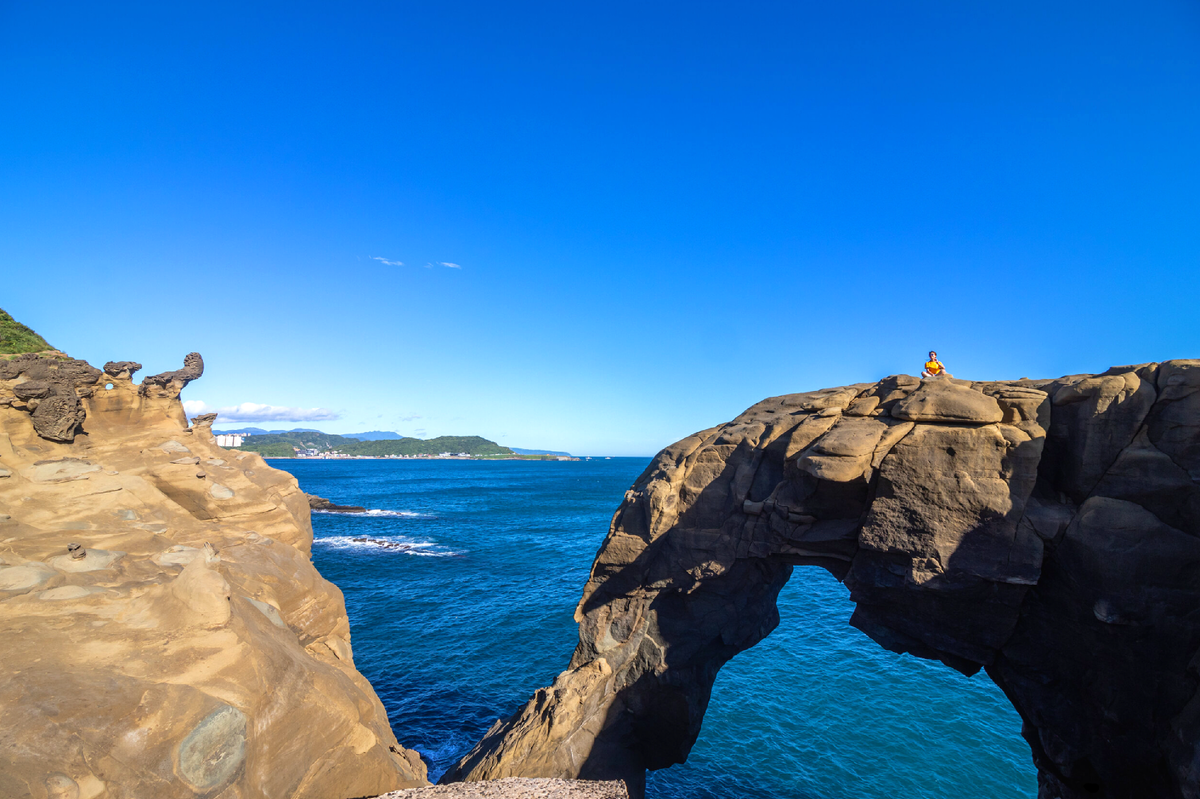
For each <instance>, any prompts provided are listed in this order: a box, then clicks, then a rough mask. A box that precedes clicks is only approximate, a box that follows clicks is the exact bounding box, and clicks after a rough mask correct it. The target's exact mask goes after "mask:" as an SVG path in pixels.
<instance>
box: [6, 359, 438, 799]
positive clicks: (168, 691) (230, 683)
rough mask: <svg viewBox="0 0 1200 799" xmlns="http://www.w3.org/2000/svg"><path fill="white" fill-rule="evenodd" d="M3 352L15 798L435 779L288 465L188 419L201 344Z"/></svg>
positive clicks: (396, 784) (251, 791) (353, 786)
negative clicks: (90, 360)
mask: <svg viewBox="0 0 1200 799" xmlns="http://www.w3.org/2000/svg"><path fill="white" fill-rule="evenodd" d="M140 368H141V367H140V365H139V364H136V363H133V362H129V361H122V362H110V363H108V364H105V367H104V370H103V371H101V370H98V369H94V368H92V367H91V366H89V365H87V364H86V363H84V362H83V361H73V360H70V359H61V358H39V357H33V356H20V357H17V358H15V359H13V360H11V361H0V637H2V639H3V640H4V642H5V645H4V646H3V647H2V648H0V796H4V797H14V798H16V797H36V798H37V799H42V797H99V796H104V797H113V798H114V799H115V798H116V797H130V798H134V797H146V796H154V797H188V798H189V799H190V798H192V797H217V796H220V797H239V798H240V799H250V798H251V797H272V798H273V797H314V798H315V797H321V799H325V797H350V796H367V795H374V794H378V793H382V792H384V791H388V790H393V789H397V788H403V787H410V786H419V785H424V784H427V782H426V780H425V767H424V765H423V764H422V762H421V760H420V758H419V757H418V756H417V755H416V753H415V752H411V751H408V750H405V749H402V748H401V747H400V746H399V745H398V743H397V742H396V739H395V737H394V736H393V734H392V731H391V729H390V727H389V725H388V720H387V716H386V713H385V712H384V708H383V706H382V704H381V703H380V701H379V699H378V698H377V697H376V695H375V693H374V691H373V690H372V688H371V686H370V685H369V684H368V683H367V681H366V680H365V679H364V678H363V676H362V675H361V674H359V673H358V671H357V670H356V669H355V666H354V660H353V654H352V650H351V646H350V629H349V622H348V619H347V616H346V611H345V606H344V603H343V600H342V595H341V592H340V591H338V589H337V588H336V587H335V586H333V585H332V584H331V583H329V582H327V581H326V580H324V579H322V578H321V576H320V574H318V573H317V571H316V569H315V568H314V567H313V564H312V561H311V559H310V547H311V543H312V528H311V525H310V520H309V506H308V500H307V498H306V496H305V494H304V493H303V492H302V491H301V490H300V488H299V486H298V485H297V483H296V480H295V479H294V478H293V477H291V476H290V475H288V474H286V473H284V472H280V471H276V470H275V469H272V468H271V467H269V466H268V465H267V464H266V462H265V461H263V459H262V458H261V457H259V456H258V455H256V454H253V453H249V452H229V451H226V450H223V449H221V448H219V447H218V446H217V445H216V442H215V440H214V439H213V436H212V432H211V427H212V421H213V417H212V416H211V415H210V416H206V417H199V418H197V419H196V420H195V424H194V425H192V426H189V425H188V420H187V418H186V416H185V415H184V411H183V407H182V405H181V403H180V401H179V390H180V389H181V388H182V387H183V386H184V385H186V384H187V382H188V381H190V380H193V379H195V378H197V377H199V376H200V373H201V371H202V368H203V362H202V361H201V360H200V357H199V355H195V354H193V355H190V356H188V359H187V360H186V361H185V367H184V368H183V369H182V370H178V371H176V372H168V373H166V374H163V375H158V376H155V377H153V378H147V380H146V381H144V382H143V383H142V384H141V385H137V384H134V383H133V381H132V375H133V373H134V372H136V371H137V370H138V369H140Z"/></svg>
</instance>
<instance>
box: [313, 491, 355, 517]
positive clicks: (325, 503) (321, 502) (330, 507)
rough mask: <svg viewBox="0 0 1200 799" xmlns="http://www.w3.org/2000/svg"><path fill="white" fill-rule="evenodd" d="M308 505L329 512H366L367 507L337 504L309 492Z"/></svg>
mask: <svg viewBox="0 0 1200 799" xmlns="http://www.w3.org/2000/svg"><path fill="white" fill-rule="evenodd" d="M306 496H308V507H309V508H310V509H311V510H323V511H327V512H329V513H366V512H367V509H366V508H364V507H362V506H361V505H336V504H334V503H333V502H330V501H329V500H327V499H325V497H318V496H317V495H316V494H308V495H306Z"/></svg>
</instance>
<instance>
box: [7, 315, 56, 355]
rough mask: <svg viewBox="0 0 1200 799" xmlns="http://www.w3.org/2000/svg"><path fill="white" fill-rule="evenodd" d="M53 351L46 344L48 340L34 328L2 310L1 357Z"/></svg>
mask: <svg viewBox="0 0 1200 799" xmlns="http://www.w3.org/2000/svg"><path fill="white" fill-rule="evenodd" d="M53 349H54V348H53V347H51V346H50V345H49V344H47V343H46V339H44V338H42V337H41V336H39V335H38V334H37V333H35V332H34V331H33V329H32V328H29V327H26V326H25V325H23V324H21V323H20V322H18V321H17V320H16V319H13V318H12V317H11V316H9V315H8V314H7V313H5V311H4V309H3V308H0V355H20V354H22V353H25V352H46V351H47V350H53Z"/></svg>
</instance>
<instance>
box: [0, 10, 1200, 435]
mask: <svg viewBox="0 0 1200 799" xmlns="http://www.w3.org/2000/svg"><path fill="white" fill-rule="evenodd" d="M253 5H254V8H247V7H246V6H247V4H242V3H239V4H232V3H222V2H215V3H208V4H204V5H202V6H197V5H194V4H193V5H189V6H182V5H179V4H168V3H161V2H159V3H127V4H118V5H117V6H114V5H112V4H95V3H54V4H50V3H16V2H8V1H7V0H0V119H2V120H3V124H0V275H2V277H0V307H3V308H4V309H5V310H7V311H9V312H10V313H12V314H13V315H14V316H16V317H17V318H18V319H20V320H22V321H24V322H26V323H27V324H29V325H31V326H33V327H35V328H36V329H37V330H38V331H39V332H42V333H43V334H44V335H45V336H46V337H47V338H48V339H49V340H50V341H51V342H52V343H53V344H55V345H56V346H58V347H60V348H62V349H64V350H66V351H67V352H69V353H71V354H72V355H74V356H76V357H81V358H86V359H88V360H90V361H92V362H93V363H103V362H104V361H107V360H110V359H116V360H122V359H134V360H138V361H141V362H142V363H143V364H145V365H146V370H147V372H148V373H153V372H157V371H162V370H165V369H171V368H177V367H178V365H179V364H180V363H181V362H182V358H183V355H184V354H185V353H187V352H189V351H192V350H197V351H199V352H201V353H202V354H203V355H204V357H205V361H206V364H207V371H206V374H205V376H204V378H202V379H201V380H200V381H198V382H197V383H195V384H193V385H192V386H190V387H189V388H188V389H187V390H186V392H185V394H184V398H185V399H187V400H189V401H190V402H192V403H199V402H203V403H206V404H207V405H208V406H210V407H214V408H232V407H235V406H239V405H242V404H243V403H253V404H256V405H261V406H270V407H271V408H275V409H276V410H275V411H274V414H275V415H276V416H278V415H284V416H287V415H292V416H295V417H297V421H271V422H267V423H265V425H259V426H267V427H293V426H305V427H315V428H320V429H324V430H328V431H331V432H353V431H357V430H367V429H387V430H396V431H399V432H401V433H403V434H406V435H418V436H422V437H428V436H435V435H441V434H460V435H466V434H479V435H483V436H486V437H488V438H491V439H494V440H497V441H499V442H501V443H504V444H510V445H514V446H526V447H549V448H554V449H565V450H570V451H573V452H577V453H583V454H611V455H648V454H652V453H653V452H655V451H657V450H658V449H659V448H661V447H662V446H665V445H666V444H669V443H670V442H672V441H674V440H676V439H678V438H680V437H682V436H685V435H687V434H689V433H691V432H694V431H695V430H699V429H703V428H706V427H710V426H712V425H714V424H717V423H720V422H722V421H725V420H727V419H729V418H731V417H732V416H734V415H736V414H737V413H739V412H740V411H741V410H743V409H744V408H745V407H747V406H749V405H751V404H753V403H754V402H756V401H758V400H759V399H762V398H763V397H766V396H771V395H776V394H782V393H788V392H792V391H800V390H806V389H813V388H819V387H823V386H829V385H840V384H845V383H853V382H864V381H871V380H875V379H878V378H880V377H883V376H885V375H888V374H893V373H898V372H907V373H910V374H911V373H915V372H918V371H919V370H920V364H921V361H922V360H923V355H924V353H925V351H927V350H928V349H930V348H936V349H937V350H938V351H939V352H940V353H941V355H942V357H943V360H944V361H945V362H946V364H947V365H948V367H949V368H950V371H951V372H953V373H955V374H956V375H958V376H961V377H970V378H1016V377H1021V376H1031V377H1045V376H1057V375H1061V374H1065V373H1073V372H1083V371H1099V370H1103V369H1105V368H1107V367H1108V366H1110V365H1113V364H1117V363H1130V362H1142V361H1150V360H1162V359H1167V358H1180V357H1200V326H1198V324H1197V318H1196V317H1197V311H1196V308H1197V297H1198V296H1200V291H1198V290H1200V147H1198V146H1197V142H1200V5H1197V4H1196V3H1194V2H1191V0H1188V1H1187V2H1184V1H1183V0H1174V1H1162V2H1160V1H1158V0H1149V1H1148V2H1143V3H1137V4H1129V3H1115V2H1088V3H1082V2H1079V3H1071V2H1062V3H1054V4H1046V3H1033V2H1005V3H999V2H995V3H985V2H980V3H960V2H939V3H923V2H909V3H894V2H853V1H852V2H845V3H828V2H822V3H815V2H792V3H749V4H732V3H727V4H711V3H676V4H661V3H649V4H647V3H636V4H634V3H604V4H573V3H520V2H510V3H503V4H498V3H489V4H483V3H478V4H475V3H452V2H447V3H436V4H429V3H424V4H416V3H395V2H389V3H370V2H363V3H355V4H313V3H287V4H284V3H275V4H272V3H256V4H253ZM445 264H453V265H455V266H446V265H445ZM287 408H292V409H321V410H320V411H317V412H315V413H313V412H308V413H290V414H289V412H288V411H286V410H279V409H287ZM246 410H247V412H246V413H244V414H243V415H244V416H245V418H247V419H253V418H255V415H256V413H257V414H258V415H262V414H263V413H264V412H263V411H261V410H260V411H254V412H251V411H253V409H246ZM314 415H315V416H322V415H324V416H335V417H337V418H333V419H326V420H323V421H303V418H304V417H305V416H314ZM225 417H226V418H228V417H230V414H229V413H226V414H225ZM246 424H254V422H231V423H230V425H228V426H237V427H241V426H245V425H246ZM220 426H221V425H220V424H218V427H220Z"/></svg>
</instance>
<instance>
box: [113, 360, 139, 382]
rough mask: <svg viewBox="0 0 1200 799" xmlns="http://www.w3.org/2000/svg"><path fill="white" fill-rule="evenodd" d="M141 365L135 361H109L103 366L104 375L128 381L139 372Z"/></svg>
mask: <svg viewBox="0 0 1200 799" xmlns="http://www.w3.org/2000/svg"><path fill="white" fill-rule="evenodd" d="M141 368H142V365H141V364H140V363H137V362H135V361H109V362H108V363H106V364H104V374H106V375H108V376H109V377H116V378H122V379H125V380H129V379H130V378H132V377H133V373H134V372H138V371H140V370H141Z"/></svg>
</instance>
